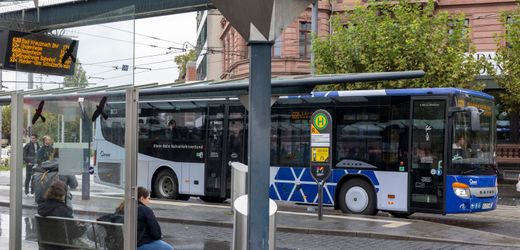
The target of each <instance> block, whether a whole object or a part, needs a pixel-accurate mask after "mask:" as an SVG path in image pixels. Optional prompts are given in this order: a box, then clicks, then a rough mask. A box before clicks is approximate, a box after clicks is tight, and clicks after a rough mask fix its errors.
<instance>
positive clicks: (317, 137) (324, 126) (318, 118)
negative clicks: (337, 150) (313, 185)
mask: <svg viewBox="0 0 520 250" xmlns="http://www.w3.org/2000/svg"><path fill="white" fill-rule="evenodd" d="M310 124H311V159H310V160H311V164H310V167H311V175H312V177H313V178H314V180H316V182H318V183H321V182H323V181H325V180H326V179H327V178H329V175H330V171H331V167H332V161H331V159H330V158H331V157H330V154H331V152H332V143H331V141H332V140H331V139H332V136H331V135H332V119H331V115H330V113H329V112H327V111H326V110H323V109H320V110H317V111H315V112H314V113H313V114H312V116H311V122H310Z"/></svg>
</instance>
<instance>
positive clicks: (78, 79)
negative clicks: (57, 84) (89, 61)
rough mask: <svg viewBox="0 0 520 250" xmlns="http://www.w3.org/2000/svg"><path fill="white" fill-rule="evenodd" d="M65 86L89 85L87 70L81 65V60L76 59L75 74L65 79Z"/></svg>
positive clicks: (82, 86)
mask: <svg viewBox="0 0 520 250" xmlns="http://www.w3.org/2000/svg"><path fill="white" fill-rule="evenodd" d="M63 86H64V87H80V88H84V87H86V86H88V78H87V72H86V71H85V70H84V69H83V67H81V63H80V62H79V60H77V61H76V65H75V66H74V74H73V75H71V76H66V77H65V78H64V79H63Z"/></svg>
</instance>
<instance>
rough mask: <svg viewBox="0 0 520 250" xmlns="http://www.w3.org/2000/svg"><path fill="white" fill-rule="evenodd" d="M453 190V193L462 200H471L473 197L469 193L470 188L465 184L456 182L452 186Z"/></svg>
mask: <svg viewBox="0 0 520 250" xmlns="http://www.w3.org/2000/svg"><path fill="white" fill-rule="evenodd" d="M451 187H452V188H453V192H454V193H455V194H456V195H457V196H458V197H460V198H465V199H469V197H470V196H471V192H470V191H469V186H468V185H467V184H464V183H460V182H454V183H453V184H451Z"/></svg>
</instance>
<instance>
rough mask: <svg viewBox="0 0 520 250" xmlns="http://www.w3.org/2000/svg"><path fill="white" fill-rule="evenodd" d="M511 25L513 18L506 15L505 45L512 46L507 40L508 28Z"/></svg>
mask: <svg viewBox="0 0 520 250" xmlns="http://www.w3.org/2000/svg"><path fill="white" fill-rule="evenodd" d="M512 26H513V18H512V17H510V16H508V17H507V19H506V47H507V48H512V47H513V46H512V45H511V43H510V42H509V29H510V28H511V27H512Z"/></svg>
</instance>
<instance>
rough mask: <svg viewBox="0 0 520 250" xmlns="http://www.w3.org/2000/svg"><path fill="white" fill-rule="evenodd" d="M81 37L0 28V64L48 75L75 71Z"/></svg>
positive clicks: (11, 68) (17, 69) (66, 73)
mask: <svg viewBox="0 0 520 250" xmlns="http://www.w3.org/2000/svg"><path fill="white" fill-rule="evenodd" d="M77 52H78V41H77V40H72V39H69V38H63V37H56V36H51V35H47V34H31V33H25V32H19V31H11V30H0V68H1V69H5V70H16V71H22V72H33V73H42V74H48V75H72V74H74V66H75V61H76V55H77Z"/></svg>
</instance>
